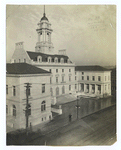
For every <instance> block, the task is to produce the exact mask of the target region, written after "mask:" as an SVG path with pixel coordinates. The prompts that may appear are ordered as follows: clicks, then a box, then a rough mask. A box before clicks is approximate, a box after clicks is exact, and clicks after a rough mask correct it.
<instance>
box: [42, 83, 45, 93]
mask: <svg viewBox="0 0 121 150" xmlns="http://www.w3.org/2000/svg"><path fill="white" fill-rule="evenodd" d="M42 93H45V84H42Z"/></svg>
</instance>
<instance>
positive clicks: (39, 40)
mask: <svg viewBox="0 0 121 150" xmlns="http://www.w3.org/2000/svg"><path fill="white" fill-rule="evenodd" d="M38 42H40V33H38Z"/></svg>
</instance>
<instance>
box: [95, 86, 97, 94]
mask: <svg viewBox="0 0 121 150" xmlns="http://www.w3.org/2000/svg"><path fill="white" fill-rule="evenodd" d="M95 94H97V85H96V84H95Z"/></svg>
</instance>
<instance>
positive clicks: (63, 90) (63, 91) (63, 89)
mask: <svg viewBox="0 0 121 150" xmlns="http://www.w3.org/2000/svg"><path fill="white" fill-rule="evenodd" d="M62 94H65V86H62Z"/></svg>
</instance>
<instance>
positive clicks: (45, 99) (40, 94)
mask: <svg viewBox="0 0 121 150" xmlns="http://www.w3.org/2000/svg"><path fill="white" fill-rule="evenodd" d="M6 69H7V73H6V115H7V119H6V121H7V123H6V125H7V126H8V127H11V128H13V129H19V128H25V127H26V116H25V111H24V110H25V108H26V87H25V86H26V84H25V83H28V82H29V83H31V88H30V90H29V104H30V108H31V109H30V110H31V113H30V115H29V126H30V123H31V125H36V124H39V123H43V122H46V121H49V120H51V119H52V113H51V95H50V84H49V82H50V72H48V71H46V70H43V69H40V68H37V67H35V66H32V65H29V64H27V63H13V64H7V66H6Z"/></svg>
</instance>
